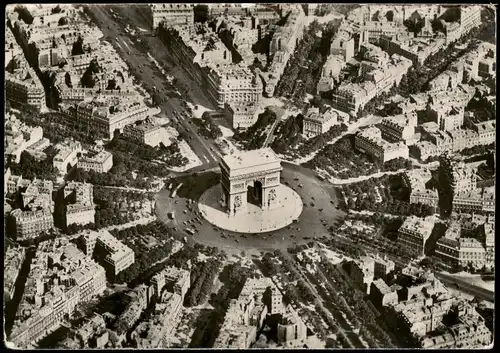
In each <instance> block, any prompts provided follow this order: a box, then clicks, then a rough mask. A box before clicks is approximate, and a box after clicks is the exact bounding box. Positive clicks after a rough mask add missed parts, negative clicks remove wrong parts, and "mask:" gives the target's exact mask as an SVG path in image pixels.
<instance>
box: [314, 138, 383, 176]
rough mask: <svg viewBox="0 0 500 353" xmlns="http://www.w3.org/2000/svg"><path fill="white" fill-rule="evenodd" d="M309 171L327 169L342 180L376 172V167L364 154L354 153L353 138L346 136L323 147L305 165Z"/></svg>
mask: <svg viewBox="0 0 500 353" xmlns="http://www.w3.org/2000/svg"><path fill="white" fill-rule="evenodd" d="M305 166H306V167H309V168H311V169H315V168H323V169H325V168H327V167H330V168H331V170H335V171H337V173H336V176H337V177H339V178H342V179H348V178H354V177H358V176H360V175H367V174H372V173H375V172H377V167H376V165H375V164H374V163H373V162H372V161H371V159H369V157H368V156H366V155H365V154H360V153H356V152H354V136H353V135H346V136H344V137H342V138H341V139H339V140H338V141H337V142H335V143H334V144H331V145H327V146H325V147H324V148H323V149H322V150H321V151H319V153H318V154H317V155H316V156H315V157H314V158H313V159H312V160H311V161H310V162H307V163H305Z"/></svg>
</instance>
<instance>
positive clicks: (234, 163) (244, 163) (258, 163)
mask: <svg viewBox="0 0 500 353" xmlns="http://www.w3.org/2000/svg"><path fill="white" fill-rule="evenodd" d="M222 160H223V162H224V164H225V165H226V166H227V167H228V168H229V170H230V171H231V176H237V175H240V174H247V173H249V172H251V169H253V168H255V167H258V169H259V170H261V169H262V167H267V168H266V169H268V168H269V169H270V168H280V163H281V159H280V158H279V157H278V156H277V155H276V153H274V151H273V150H272V149H271V148H269V147H268V148H262V149H258V150H253V151H245V152H237V153H234V154H231V155H226V156H224V157H223V159H222Z"/></svg>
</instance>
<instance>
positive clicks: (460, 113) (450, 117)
mask: <svg viewBox="0 0 500 353" xmlns="http://www.w3.org/2000/svg"><path fill="white" fill-rule="evenodd" d="M464 115H465V109H464V108H463V107H454V106H443V105H436V104H430V105H429V106H428V108H427V116H428V117H430V118H431V119H434V121H435V122H436V123H437V125H438V126H439V129H440V130H442V131H453V130H458V129H460V128H461V127H462V125H463V124H464Z"/></svg>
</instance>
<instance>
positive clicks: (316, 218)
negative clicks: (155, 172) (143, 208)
mask: <svg viewBox="0 0 500 353" xmlns="http://www.w3.org/2000/svg"><path fill="white" fill-rule="evenodd" d="M283 168H284V169H283V172H282V176H283V180H282V183H288V184H289V186H290V187H291V188H294V189H295V192H297V194H298V195H299V196H300V197H301V198H302V202H303V203H304V204H305V205H303V210H302V214H301V216H300V217H299V220H298V223H292V224H291V225H290V226H288V227H285V228H282V229H280V230H277V231H273V232H267V233H261V234H249V235H244V234H240V233H233V232H229V231H223V230H221V229H218V228H216V227H214V226H213V225H211V224H210V223H209V222H207V221H206V220H204V219H203V221H202V224H199V222H198V221H193V220H194V219H195V218H196V217H195V214H196V211H197V207H196V208H193V211H189V210H188V209H186V201H187V200H186V199H185V198H181V197H179V194H182V188H181V190H180V191H179V193H178V196H177V197H176V198H172V197H171V195H170V194H171V193H170V191H169V190H162V191H161V192H160V193H159V194H158V196H157V198H156V214H157V216H158V219H160V220H161V221H163V222H164V223H165V224H166V225H167V226H168V227H170V228H173V227H176V228H177V230H176V231H174V233H177V234H178V235H179V236H181V237H184V236H186V237H187V238H188V239H189V240H190V241H194V242H198V243H201V244H204V245H209V246H217V247H219V248H221V249H224V250H225V251H226V252H228V251H229V250H231V249H233V250H237V251H238V252H239V251H241V250H245V251H247V252H248V251H251V250H257V251H267V250H271V249H283V250H286V249H287V247H289V246H292V245H293V244H303V243H307V242H308V241H310V240H313V239H319V238H321V237H323V236H327V235H328V229H327V225H328V226H329V225H332V224H334V223H335V222H336V221H338V220H339V218H342V217H343V215H344V213H343V212H342V211H341V210H338V209H336V208H335V205H336V204H337V201H336V194H335V190H334V188H333V186H332V185H331V184H330V183H328V182H322V181H320V180H318V179H316V178H315V177H314V175H315V174H314V172H312V171H311V170H309V169H306V168H304V167H300V166H295V165H292V164H288V163H283ZM199 177H200V178H204V176H203V175H200V176H199ZM299 184H302V185H303V187H302V188H301V187H299V186H298V185H299ZM193 201H198V200H193ZM172 211H174V212H175V220H174V221H172V220H171V219H170V217H169V215H168V213H169V212H172ZM184 211H186V213H184ZM322 221H324V222H325V223H323V222H322ZM184 222H186V224H194V225H196V226H197V228H198V231H197V232H196V235H195V236H194V237H192V236H189V235H188V234H187V233H186V232H185V231H184V230H183V229H184V228H185V227H190V226H189V225H185V224H184ZM188 222H191V223H188ZM325 224H326V225H325ZM223 233H224V234H223ZM223 235H224V237H223Z"/></svg>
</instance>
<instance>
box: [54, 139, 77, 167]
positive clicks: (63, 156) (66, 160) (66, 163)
mask: <svg viewBox="0 0 500 353" xmlns="http://www.w3.org/2000/svg"><path fill="white" fill-rule="evenodd" d="M58 148H59V151H58V152H57V154H56V155H55V157H54V159H53V162H52V163H53V165H54V168H56V169H57V170H58V171H59V173H60V174H61V175H65V174H66V173H67V172H68V169H69V168H72V167H74V166H76V165H77V163H78V155H79V154H80V153H81V152H82V144H81V143H80V142H79V141H74V140H72V139H66V140H65V141H64V142H63V143H62V144H60V145H59V146H58Z"/></svg>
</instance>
